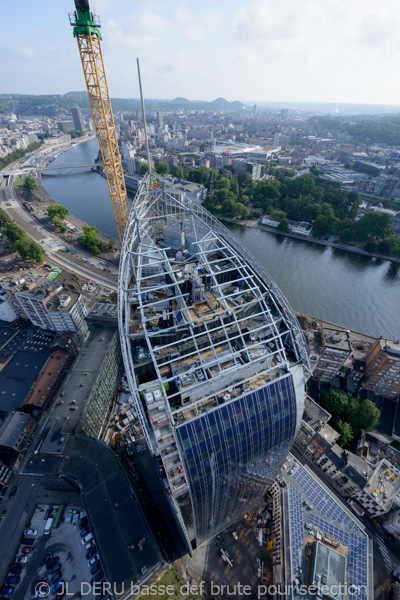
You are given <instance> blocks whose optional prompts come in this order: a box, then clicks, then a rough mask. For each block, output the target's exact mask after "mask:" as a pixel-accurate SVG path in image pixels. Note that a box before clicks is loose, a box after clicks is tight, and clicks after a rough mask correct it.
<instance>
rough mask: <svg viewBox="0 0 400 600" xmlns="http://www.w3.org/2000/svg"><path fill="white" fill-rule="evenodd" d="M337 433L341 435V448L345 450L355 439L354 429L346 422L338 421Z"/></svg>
mask: <svg viewBox="0 0 400 600" xmlns="http://www.w3.org/2000/svg"><path fill="white" fill-rule="evenodd" d="M335 429H336V431H338V432H339V433H340V438H339V446H341V447H342V448H343V446H345V445H346V444H347V443H348V442H350V441H351V440H352V439H353V437H354V432H353V429H352V427H351V425H350V423H346V421H342V420H340V421H338V422H337V423H336V425H335Z"/></svg>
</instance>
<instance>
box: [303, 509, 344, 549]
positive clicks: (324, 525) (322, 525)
mask: <svg viewBox="0 0 400 600" xmlns="http://www.w3.org/2000/svg"><path fill="white" fill-rule="evenodd" d="M309 522H310V523H311V524H312V525H315V527H318V528H319V529H320V530H321V531H323V532H324V533H327V534H328V535H330V536H332V537H333V538H335V540H338V541H339V542H341V543H342V544H343V545H344V546H348V545H349V540H350V536H349V534H348V533H347V532H346V531H343V529H340V528H339V527H336V525H332V524H331V523H329V522H328V521H326V520H325V519H322V518H321V517H317V515H310V518H309Z"/></svg>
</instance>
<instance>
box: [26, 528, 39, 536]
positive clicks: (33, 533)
mask: <svg viewBox="0 0 400 600" xmlns="http://www.w3.org/2000/svg"><path fill="white" fill-rule="evenodd" d="M37 533H38V532H37V529H25V531H24V535H31V536H32V537H36V536H37Z"/></svg>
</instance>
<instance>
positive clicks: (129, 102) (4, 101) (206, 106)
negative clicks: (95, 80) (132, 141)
mask: <svg viewBox="0 0 400 600" xmlns="http://www.w3.org/2000/svg"><path fill="white" fill-rule="evenodd" d="M111 102H112V107H113V109H114V110H115V111H126V112H133V111H136V110H140V100H139V99H138V98H112V99H111ZM74 107H78V108H80V109H81V110H82V111H83V112H85V113H86V114H90V112H91V111H90V104H89V100H88V96H87V92H86V91H71V92H67V93H66V94H64V95H59V94H51V95H41V96H31V95H24V94H2V95H0V114H5V113H9V112H13V113H15V114H16V115H18V116H24V115H37V116H48V117H53V116H55V115H57V114H59V113H60V111H61V112H62V111H63V110H64V111H66V112H70V111H71V109H72V108H74ZM146 108H147V109H148V110H150V111H155V110H161V111H162V110H171V109H172V110H177V109H179V108H182V109H186V110H187V109H191V110H206V111H208V110H211V111H214V110H216V111H224V112H232V111H233V112H239V111H240V112H242V111H243V110H244V108H246V107H245V105H244V104H243V102H238V101H235V102H228V100H225V98H217V99H216V100H213V101H212V102H205V101H202V100H188V99H187V98H182V97H178V98H175V99H174V100H155V99H153V100H152V99H146ZM248 110H250V109H249V108H248Z"/></svg>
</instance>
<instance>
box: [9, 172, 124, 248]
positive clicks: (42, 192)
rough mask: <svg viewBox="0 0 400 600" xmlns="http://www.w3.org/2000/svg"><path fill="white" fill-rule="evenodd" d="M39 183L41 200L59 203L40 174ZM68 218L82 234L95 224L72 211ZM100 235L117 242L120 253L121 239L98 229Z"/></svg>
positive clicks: (105, 239)
mask: <svg viewBox="0 0 400 600" xmlns="http://www.w3.org/2000/svg"><path fill="white" fill-rule="evenodd" d="M37 184H38V188H37V190H35V193H36V194H37V195H38V196H39V197H40V202H43V203H44V204H46V205H48V206H49V205H50V204H57V202H56V201H55V200H54V198H53V197H52V196H51V195H50V194H49V193H48V191H47V190H46V188H45V186H44V184H43V181H42V177H41V175H39V174H38V177H37ZM16 191H17V190H16ZM38 218H39V215H38ZM67 220H68V221H69V222H70V223H72V225H74V226H75V227H76V228H77V229H78V230H79V233H80V234H83V227H91V226H92V225H93V223H86V222H85V221H82V219H80V218H79V217H77V216H76V215H73V214H72V213H69V214H68V217H67ZM56 233H57V232H56ZM98 235H99V238H100V239H101V240H102V241H103V242H106V243H107V244H108V242H109V241H110V240H113V242H115V248H117V249H118V253H119V251H120V250H121V244H120V242H119V240H117V239H115V238H113V237H111V236H109V235H107V234H106V233H103V232H102V231H98ZM61 237H62V236H61ZM113 258H115V257H113Z"/></svg>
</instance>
